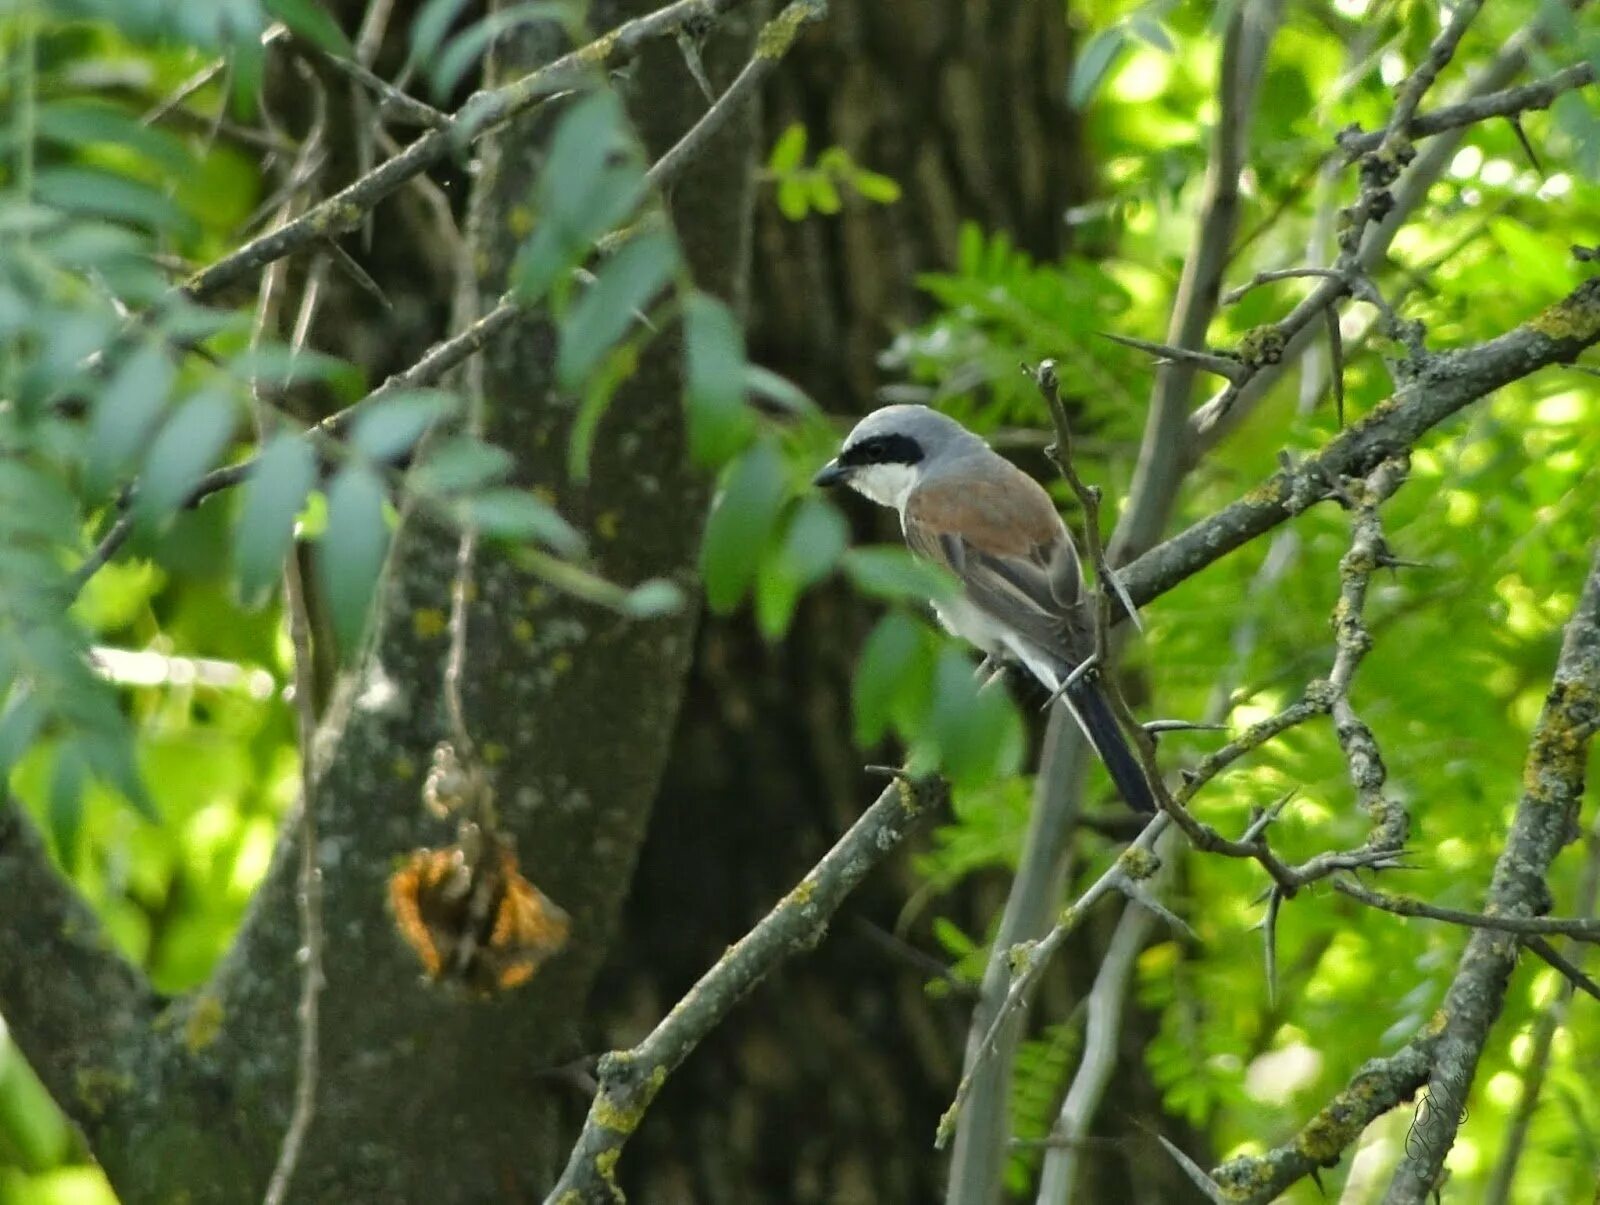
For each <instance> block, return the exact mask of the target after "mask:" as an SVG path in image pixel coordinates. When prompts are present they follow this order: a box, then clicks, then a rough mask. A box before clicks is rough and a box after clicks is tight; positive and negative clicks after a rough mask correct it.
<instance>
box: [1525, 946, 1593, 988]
mask: <svg viewBox="0 0 1600 1205" xmlns="http://www.w3.org/2000/svg"><path fill="white" fill-rule="evenodd" d="M1522 944H1523V946H1524V947H1526V948H1527V949H1529V950H1531V951H1532V952H1533V953H1535V954H1537V955H1538V956H1539V957H1540V958H1542V959H1544V960H1545V961H1546V962H1548V963H1549V964H1550V965H1551V966H1552V967H1554V968H1555V969H1556V970H1557V971H1560V972H1561V975H1562V978H1564V979H1565V980H1566V981H1567V985H1568V986H1569V987H1573V988H1577V989H1578V990H1579V991H1581V992H1583V993H1585V994H1586V995H1589V996H1592V997H1593V998H1594V999H1596V1000H1600V984H1597V983H1595V981H1594V980H1593V979H1590V978H1589V976H1587V975H1585V974H1584V973H1583V968H1582V967H1580V966H1578V965H1577V963H1575V962H1573V961H1572V960H1571V959H1569V958H1567V957H1566V956H1565V955H1563V954H1562V953H1561V951H1560V950H1558V949H1556V948H1555V947H1554V946H1553V945H1551V944H1550V943H1549V942H1548V941H1546V940H1545V939H1544V938H1542V937H1524V938H1523V939H1522Z"/></svg>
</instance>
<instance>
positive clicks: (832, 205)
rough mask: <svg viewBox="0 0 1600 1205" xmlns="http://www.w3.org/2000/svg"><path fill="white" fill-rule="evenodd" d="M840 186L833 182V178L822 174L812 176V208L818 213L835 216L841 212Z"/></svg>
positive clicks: (817, 173) (814, 173)
mask: <svg viewBox="0 0 1600 1205" xmlns="http://www.w3.org/2000/svg"><path fill="white" fill-rule="evenodd" d="M840 206H841V202H840V200H839V186H838V185H836V184H835V183H834V182H833V177H831V176H827V175H824V174H823V173H822V172H813V173H812V174H811V207H812V208H813V209H815V210H816V211H817V212H818V213H826V214H835V213H838V212H839V209H840Z"/></svg>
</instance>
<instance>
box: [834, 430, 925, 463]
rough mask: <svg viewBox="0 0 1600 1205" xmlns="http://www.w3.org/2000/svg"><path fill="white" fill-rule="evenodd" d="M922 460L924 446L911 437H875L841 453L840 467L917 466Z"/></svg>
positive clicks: (853, 445)
mask: <svg viewBox="0 0 1600 1205" xmlns="http://www.w3.org/2000/svg"><path fill="white" fill-rule="evenodd" d="M921 460H922V445H921V444H919V443H917V441H916V440H914V439H912V438H911V436H909V435H875V436H873V437H872V438H871V439H863V440H862V441H861V442H860V443H857V444H852V445H851V446H850V447H848V448H846V449H845V450H844V451H843V452H840V453H839V464H840V466H841V467H847V468H858V467H860V466H862V465H868V464H917V463H919V462H920V461H921Z"/></svg>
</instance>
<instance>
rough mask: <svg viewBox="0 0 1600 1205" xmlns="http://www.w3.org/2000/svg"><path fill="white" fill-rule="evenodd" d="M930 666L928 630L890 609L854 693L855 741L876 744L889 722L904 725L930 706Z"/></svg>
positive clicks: (859, 669)
mask: <svg viewBox="0 0 1600 1205" xmlns="http://www.w3.org/2000/svg"><path fill="white" fill-rule="evenodd" d="M931 669H932V658H931V657H930V656H929V647H928V641H927V638H926V629H924V628H923V626H922V625H921V624H919V623H917V622H916V621H915V620H913V619H912V618H911V617H910V616H908V615H906V614H905V612H903V611H890V612H889V613H888V614H887V615H885V616H884V617H883V618H882V619H880V620H879V621H878V625H877V627H875V628H873V629H872V634H871V635H870V636H868V637H867V642H866V644H865V645H863V646H862V648H861V657H860V659H859V660H858V661H857V662H856V675H855V683H854V689H853V691H852V693H851V698H852V703H853V710H854V712H855V729H856V743H857V744H858V745H873V744H876V743H877V742H878V741H879V740H881V739H882V738H883V736H884V735H885V734H886V733H887V732H888V731H889V728H890V725H891V724H897V723H898V724H901V725H902V726H904V725H906V724H907V722H908V721H909V720H912V719H913V718H914V716H915V714H916V713H917V712H919V711H921V710H925V709H926V687H927V683H928V678H929V674H930V672H931Z"/></svg>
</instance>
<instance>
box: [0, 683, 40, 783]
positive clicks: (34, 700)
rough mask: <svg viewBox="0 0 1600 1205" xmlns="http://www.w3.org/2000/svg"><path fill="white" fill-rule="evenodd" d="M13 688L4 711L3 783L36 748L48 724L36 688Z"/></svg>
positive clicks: (0, 730) (0, 720) (0, 726)
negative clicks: (29, 752) (28, 753)
mask: <svg viewBox="0 0 1600 1205" xmlns="http://www.w3.org/2000/svg"><path fill="white" fill-rule="evenodd" d="M10 685H11V692H10V697H8V698H7V699H6V701H5V707H4V709H3V710H0V783H3V782H4V781H5V778H6V776H7V775H8V774H10V773H11V769H12V767H13V766H15V765H16V764H17V759H18V758H20V757H21V756H22V755H23V754H24V753H26V752H27V751H28V750H29V749H30V748H31V747H32V746H33V742H34V741H35V740H36V739H38V736H39V732H40V730H41V729H42V728H43V727H44V721H45V710H44V707H43V705H42V704H40V702H39V699H38V697H37V696H36V695H35V694H34V692H33V691H32V689H30V688H29V687H28V686H26V685H22V684H19V683H16V682H13V683H11V684H10Z"/></svg>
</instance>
